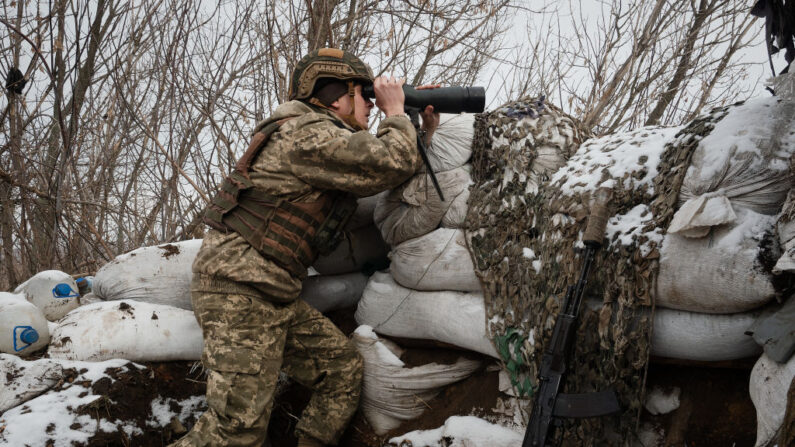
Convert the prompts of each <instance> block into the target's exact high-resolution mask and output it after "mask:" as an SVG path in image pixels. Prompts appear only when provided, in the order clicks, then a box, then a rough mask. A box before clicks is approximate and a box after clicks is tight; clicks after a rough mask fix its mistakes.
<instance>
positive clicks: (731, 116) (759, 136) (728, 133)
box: [668, 97, 795, 238]
mask: <svg viewBox="0 0 795 447" xmlns="http://www.w3.org/2000/svg"><path fill="white" fill-rule="evenodd" d="M748 117H753V119H748ZM793 130H795V102H793V101H789V100H787V101H782V100H781V99H779V98H776V97H769V98H762V99H755V100H749V101H747V102H746V103H745V104H743V105H740V106H737V107H733V108H731V109H729V113H728V114H727V115H726V116H725V117H724V118H723V119H722V120H720V121H719V122H718V123H717V124H716V125H715V128H714V129H712V131H711V132H710V134H709V135H707V136H706V137H704V139H702V140H701V141H700V142H699V144H698V148H697V149H696V150H695V152H694V153H693V158H692V162H691V165H690V168H689V169H688V171H687V174H686V175H685V179H684V182H683V184H682V188H681V190H680V193H679V202H680V204H681V206H680V208H679V210H678V211H677V212H676V214H675V215H674V218H673V220H672V221H671V226H670V228H669V229H668V232H669V233H680V234H682V235H684V236H689V237H697V238H698V237H703V236H705V235H706V234H707V233H708V232H709V229H710V228H711V227H714V226H718V225H723V224H728V223H732V222H733V221H734V214H733V212H732V207H734V208H735V210H734V211H736V209H737V207H745V208H750V209H752V210H754V211H756V212H758V213H761V214H767V215H775V214H777V213H778V212H779V210H780V209H781V205H782V203H783V202H784V199H785V197H786V195H787V192H788V191H789V189H790V187H791V185H792V181H793V177H792V174H791V173H790V166H789V159H790V156H791V155H792V154H793V152H795V132H793Z"/></svg>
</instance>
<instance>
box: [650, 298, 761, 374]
mask: <svg viewBox="0 0 795 447" xmlns="http://www.w3.org/2000/svg"><path fill="white" fill-rule="evenodd" d="M759 315H761V312H760V311H756V312H743V313H736V314H727V315H715V314H704V313H695V312H686V311H682V310H673V309H665V308H661V307H658V308H657V309H655V311H654V329H653V330H652V337H651V355H654V356H658V357H667V358H673V359H679V360H699V361H704V362H719V361H726V360H737V359H742V358H747V357H752V356H755V355H758V354H759V353H760V352H762V348H760V347H759V345H757V344H756V342H755V341H754V339H753V337H751V336H750V335H747V334H746V333H745V332H746V330H747V329H748V328H749V327H750V326H751V325H752V324H753V323H754V321H755V320H756V319H757V318H758V317H759Z"/></svg>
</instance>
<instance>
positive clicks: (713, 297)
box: [654, 208, 777, 314]
mask: <svg viewBox="0 0 795 447" xmlns="http://www.w3.org/2000/svg"><path fill="white" fill-rule="evenodd" d="M775 223H776V218H775V216H767V215H763V214H759V213H756V212H754V211H751V210H749V209H742V208H739V209H737V219H736V221H735V222H734V223H732V224H729V225H724V226H722V227H718V228H716V229H714V232H713V234H712V235H710V236H709V237H705V238H700V239H694V238H689V237H683V236H681V235H678V234H670V233H669V234H667V235H666V236H665V239H664V240H663V243H662V249H661V250H660V270H659V275H658V277H657V287H656V291H655V294H654V298H655V300H656V303H657V305H658V306H661V307H667V308H670V309H679V310H687V311H691V312H703V313H719V314H728V313H737V312H745V311H748V310H751V309H756V308H758V307H760V306H762V305H764V304H765V303H767V302H769V301H770V300H772V299H773V297H774V296H775V290H774V288H773V282H772V281H773V276H772V275H771V274H770V273H768V272H766V271H765V269H764V267H763V266H762V264H761V263H760V260H759V258H760V252H761V251H762V250H770V249H771V247H769V245H770V241H771V240H772V241H775V239H776V237H775ZM773 248H777V247H773ZM776 252H777V250H776ZM772 259H776V258H775V257H773V258H772Z"/></svg>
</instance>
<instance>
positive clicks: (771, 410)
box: [749, 354, 795, 447]
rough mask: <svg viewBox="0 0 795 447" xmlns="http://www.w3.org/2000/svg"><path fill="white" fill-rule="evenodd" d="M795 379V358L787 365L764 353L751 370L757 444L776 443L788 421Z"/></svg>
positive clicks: (756, 446) (757, 446)
mask: <svg viewBox="0 0 795 447" xmlns="http://www.w3.org/2000/svg"><path fill="white" fill-rule="evenodd" d="M793 378H795V357H792V358H791V359H789V361H788V362H787V363H785V364H782V363H776V362H774V361H773V360H771V359H770V358H769V357H768V356H767V355H765V354H762V356H761V357H760V358H759V360H758V361H757V362H756V364H755V365H754V368H753V369H752V370H751V380H750V384H749V391H750V393H751V400H752V401H753V403H754V406H755V407H756V444H755V447H766V446H768V445H772V444H775V440H776V438H777V437H778V432H779V430H780V429H781V426H782V424H783V423H784V414H785V412H786V409H787V391H788V390H789V389H790V386H792V383H793Z"/></svg>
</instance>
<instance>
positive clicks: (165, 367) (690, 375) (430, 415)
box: [66, 312, 756, 447]
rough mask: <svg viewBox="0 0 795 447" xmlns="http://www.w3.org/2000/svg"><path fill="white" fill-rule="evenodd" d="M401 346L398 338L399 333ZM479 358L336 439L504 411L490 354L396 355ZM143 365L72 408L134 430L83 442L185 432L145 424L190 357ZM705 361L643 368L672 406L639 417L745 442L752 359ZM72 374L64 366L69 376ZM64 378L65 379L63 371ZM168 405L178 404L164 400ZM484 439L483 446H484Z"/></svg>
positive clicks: (164, 441) (283, 437)
mask: <svg viewBox="0 0 795 447" xmlns="http://www.w3.org/2000/svg"><path fill="white" fill-rule="evenodd" d="M330 317H331V318H332V320H333V321H334V322H335V323H336V324H337V325H338V326H339V327H340V328H341V329H342V330H343V332H345V333H348V334H349V333H350V332H352V331H353V330H354V328H355V327H356V323H355V322H354V321H353V318H352V315H351V314H350V313H346V312H342V313H334V314H332V315H330ZM401 342H402V343H404V344H403V345H401V346H403V347H406V345H405V343H406V340H401ZM462 354H463V355H465V356H469V357H470V358H479V359H481V360H483V361H484V366H483V367H482V368H481V369H479V370H478V371H477V372H476V373H475V374H473V375H472V376H471V377H469V378H467V379H466V380H463V381H461V382H459V383H456V384H453V385H451V386H449V387H448V388H446V389H444V390H443V391H442V392H441V393H440V394H439V395H438V396H437V397H436V398H434V399H432V400H430V401H428V402H427V405H428V410H427V411H426V412H425V413H424V414H423V415H422V416H421V417H420V418H418V419H416V420H413V421H408V422H406V423H404V424H403V425H402V426H401V427H399V428H398V429H396V430H394V431H393V432H390V433H387V434H385V435H383V436H378V435H376V434H375V433H373V431H372V429H371V428H370V427H369V425H368V424H367V421H366V420H365V418H364V416H363V414H361V413H360V412H359V413H357V414H356V415H355V417H354V419H353V421H352V422H351V424H350V426H349V428H348V430H347V431H346V432H345V434H344V435H343V438H342V441H341V443H340V445H341V446H343V447H376V446H378V447H380V446H383V445H385V444H386V443H387V442H388V440H389V439H390V438H391V437H393V436H396V435H399V434H402V433H406V432H409V431H413V430H424V429H434V428H437V427H440V426H441V425H443V424H444V422H445V420H446V419H447V418H448V417H450V416H453V415H476V416H479V417H483V418H485V419H491V420H494V419H497V418H502V419H503V420H504V419H505V416H506V415H505V414H504V413H501V412H500V411H499V410H498V408H500V407H501V406H502V405H501V403H502V402H498V399H499V398H500V396H501V394H500V393H499V391H498V374H497V371H496V370H495V368H489V367H488V366H489V365H494V362H493V360H491V359H489V358H486V357H483V356H480V355H476V354H472V353H464V352H462V351H452V350H450V349H442V348H437V347H427V346H423V347H408V348H407V349H406V352H405V353H404V355H403V356H402V357H401V358H402V360H403V361H404V362H406V363H407V364H408V365H419V364H425V363H430V362H437V363H442V364H448V363H453V362H454V361H455V360H456V359H457V358H458V357H459V356H460V355H462ZM144 366H146V368H145V369H137V368H135V367H128V368H127V371H124V370H122V369H118V370H110V371H108V372H109V373H110V375H111V376H112V377H113V378H114V379H115V380H114V381H110V380H107V379H105V380H101V381H97V382H95V383H94V384H92V385H91V387H92V391H93V392H95V393H99V394H102V395H103V398H101V399H99V400H97V401H95V402H94V403H92V404H90V405H88V406H85V407H82V408H79V409H77V412H79V413H81V414H88V415H91V416H92V417H94V418H105V419H107V420H110V421H114V420H120V421H130V422H131V423H132V425H135V426H136V427H139V428H140V429H141V430H142V434H138V435H134V436H127V435H126V434H125V433H124V432H123V431H121V430H119V431H117V432H114V433H99V434H97V435H96V436H94V437H93V438H91V439H90V440H89V442H88V443H87V444H85V445H87V446H92V447H93V446H125V447H129V446H146V447H150V446H165V445H168V444H169V443H170V442H172V441H174V440H175V439H177V438H179V437H180V436H181V435H182V434H184V433H185V431H186V430H187V429H189V428H190V427H191V426H192V425H193V424H194V423H195V422H196V420H195V419H196V418H195V416H188V417H186V418H183V419H182V420H176V418H174V419H172V422H171V423H170V424H168V425H167V426H166V427H164V428H152V427H148V426H147V423H146V420H147V418H148V417H149V413H150V408H151V403H152V401H153V400H156V399H159V398H161V397H171V398H173V399H175V400H177V401H179V400H186V399H188V398H190V397H192V396H203V395H204V393H205V383H204V376H203V373H202V371H201V368H200V367H197V366H198V363H197V362H165V363H148V364H144ZM719 366H721V367H719V368H716V367H710V366H706V365H692V364H690V365H682V364H670V363H667V362H658V361H656V362H654V363H652V364H651V366H650V368H649V375H648V382H647V383H648V387H649V389H651V387H655V386H656V387H661V388H663V389H671V388H673V387H679V388H680V389H681V394H680V402H681V403H680V406H679V408H678V409H676V410H674V411H673V412H671V413H668V414H665V415H660V416H652V415H651V414H648V413H644V414H643V416H642V422H644V423H647V424H651V425H653V426H654V427H655V428H656V429H658V430H659V431H660V432H661V433H664V434H665V435H664V439H665V441H664V442H663V444H662V445H666V446H668V445H677V446H681V445H687V446H690V447H693V446H696V447H698V446H711V445H727V446H732V445H733V446H735V447H743V446H753V445H754V440H755V437H756V413H755V410H754V407H753V404H752V402H751V400H750V397H749V395H748V381H749V376H750V371H751V366H753V361H752V360H749V361H746V362H734V363H731V364H722V365H719ZM75 376H76V374H72V375H71V377H72V380H74V377H75ZM66 381H69V376H67V379H66ZM309 397H310V392H309V390H307V389H305V388H303V387H301V386H299V385H297V384H289V383H288V384H287V385H286V386H284V387H282V389H281V392H280V394H279V395H278V397H277V399H276V402H275V405H274V409H273V414H272V418H271V423H270V427H269V439H270V443H271V446H273V447H290V446H294V445H295V443H296V439H295V438H294V437H293V434H292V431H293V429H294V427H295V424H296V422H297V420H298V416H299V415H300V414H301V411H302V409H303V407H304V406H305V405H306V403H307V402H308V400H309ZM171 410H172V411H174V412H175V413H177V414H178V413H179V412H180V408H179V405H178V404H176V403H172V405H171ZM484 447H485V446H484Z"/></svg>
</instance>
